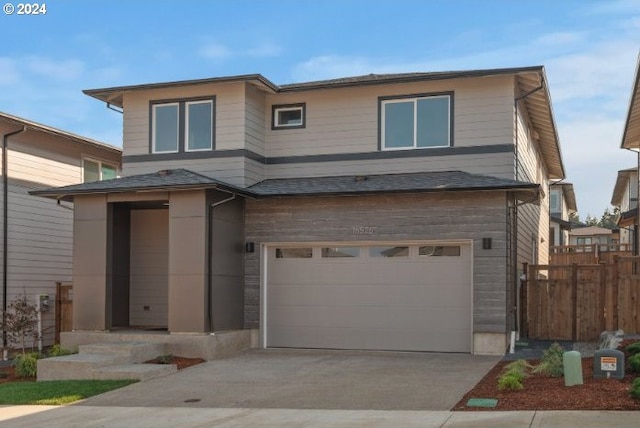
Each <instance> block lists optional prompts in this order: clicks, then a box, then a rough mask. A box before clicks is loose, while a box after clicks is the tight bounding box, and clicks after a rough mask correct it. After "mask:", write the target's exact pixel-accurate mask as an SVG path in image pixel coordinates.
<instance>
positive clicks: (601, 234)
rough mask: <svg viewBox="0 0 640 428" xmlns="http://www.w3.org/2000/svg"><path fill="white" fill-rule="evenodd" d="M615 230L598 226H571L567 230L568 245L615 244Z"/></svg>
mask: <svg viewBox="0 0 640 428" xmlns="http://www.w3.org/2000/svg"><path fill="white" fill-rule="evenodd" d="M617 243H618V237H617V231H614V230H612V229H607V228H605V227H599V226H585V227H577V228H573V229H572V230H571V231H570V232H569V245H591V244H617Z"/></svg>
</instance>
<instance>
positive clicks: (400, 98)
mask: <svg viewBox="0 0 640 428" xmlns="http://www.w3.org/2000/svg"><path fill="white" fill-rule="evenodd" d="M444 97H447V98H448V100H449V112H448V113H449V128H448V137H449V145H446V146H430V147H418V146H417V141H416V133H417V129H418V127H417V120H416V116H417V114H418V109H417V101H418V100H419V99H424V98H444ZM407 101H413V103H414V108H413V118H414V121H413V127H414V130H413V146H411V147H386V146H385V144H384V143H385V141H384V131H385V129H384V119H385V110H384V106H385V105H386V104H389V103H394V102H398V103H399V102H407ZM453 125H454V92H453V91H444V92H429V93H420V94H406V95H393V96H384V97H378V150H379V151H383V152H391V151H399V150H423V149H427V150H428V149H443V148H444V149H447V148H451V147H454V139H453Z"/></svg>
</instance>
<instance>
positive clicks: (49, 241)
mask: <svg viewBox="0 0 640 428" xmlns="http://www.w3.org/2000/svg"><path fill="white" fill-rule="evenodd" d="M0 138H2V157H3V161H4V162H3V163H2V189H3V192H2V194H1V195H0V204H1V205H2V210H3V211H2V213H3V214H2V216H1V217H0V218H1V220H0V221H2V227H0V239H1V240H2V250H0V251H2V253H3V254H4V256H3V258H2V262H0V270H1V271H2V272H3V273H2V293H1V295H0V299H2V308H1V309H2V310H6V308H7V306H8V305H9V304H10V302H11V301H12V300H13V299H15V298H16V297H17V296H19V295H20V294H22V293H25V292H26V293H27V295H28V297H29V299H30V300H31V303H35V298H36V295H40V294H46V295H48V296H49V302H50V306H49V310H48V311H47V312H45V313H44V314H43V329H44V337H43V339H44V344H45V345H50V344H52V342H53V336H54V314H55V310H54V309H55V308H54V298H55V293H56V283H57V282H61V283H69V282H71V279H72V269H71V268H72V261H73V255H72V248H73V247H72V241H73V236H72V235H73V211H72V206H71V205H70V204H68V203H65V202H61V201H56V200H47V199H43V198H39V197H36V196H30V195H29V193H28V192H29V191H32V190H38V189H44V188H48V187H51V186H64V185H69V184H77V183H82V182H83V180H84V181H91V180H99V179H102V178H104V179H107V178H115V177H116V176H117V175H118V171H119V170H120V168H121V151H120V149H118V148H116V147H112V146H109V145H107V144H103V143H100V142H98V141H94V140H91V139H89V138H85V137H81V136H79V135H74V134H71V133H69V132H65V131H62V130H59V129H55V128H52V127H50V126H46V125H42V124H39V123H35V122H32V121H30V120H27V119H22V118H20V117H16V116H13V115H10V114H6V113H1V112H0ZM5 340H6V336H5V337H3V345H6V342H5Z"/></svg>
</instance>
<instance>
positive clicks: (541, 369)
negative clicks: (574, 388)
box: [533, 342, 564, 377]
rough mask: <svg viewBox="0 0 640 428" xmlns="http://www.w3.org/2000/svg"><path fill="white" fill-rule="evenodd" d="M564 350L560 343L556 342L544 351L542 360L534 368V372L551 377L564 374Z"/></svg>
mask: <svg viewBox="0 0 640 428" xmlns="http://www.w3.org/2000/svg"><path fill="white" fill-rule="evenodd" d="M563 353H564V350H563V349H562V346H560V344H559V343H557V342H554V343H553V344H552V345H551V346H550V347H549V349H547V350H546V351H544V352H543V354H542V360H541V361H540V364H538V365H537V366H536V367H535V368H534V369H533V372H534V373H541V374H545V375H549V376H551V377H561V376H562V375H563V374H564V364H563V362H562V354H563Z"/></svg>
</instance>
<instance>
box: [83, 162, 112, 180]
mask: <svg viewBox="0 0 640 428" xmlns="http://www.w3.org/2000/svg"><path fill="white" fill-rule="evenodd" d="M117 177H118V168H117V167H115V166H114V165H110V164H107V163H104V162H102V161H99V160H93V159H82V181H83V182H84V183H90V182H92V181H102V180H111V179H113V178H117Z"/></svg>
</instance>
